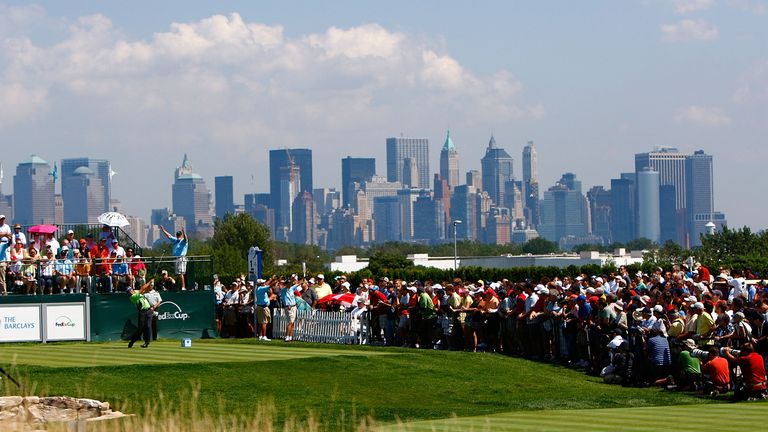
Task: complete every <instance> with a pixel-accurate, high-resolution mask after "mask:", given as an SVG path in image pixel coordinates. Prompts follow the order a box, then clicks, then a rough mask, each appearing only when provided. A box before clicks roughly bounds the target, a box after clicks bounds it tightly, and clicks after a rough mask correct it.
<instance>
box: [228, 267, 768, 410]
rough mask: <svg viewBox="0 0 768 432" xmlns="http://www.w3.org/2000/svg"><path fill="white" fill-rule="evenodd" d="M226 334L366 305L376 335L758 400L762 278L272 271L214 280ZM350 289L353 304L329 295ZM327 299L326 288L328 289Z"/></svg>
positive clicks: (764, 298) (264, 336)
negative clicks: (408, 277) (276, 318)
mask: <svg viewBox="0 0 768 432" xmlns="http://www.w3.org/2000/svg"><path fill="white" fill-rule="evenodd" d="M214 289H215V291H216V298H217V304H218V309H217V311H218V312H217V322H218V324H219V330H220V332H221V334H222V335H223V336H224V337H253V335H254V334H256V335H258V337H259V339H260V340H263V341H268V340H270V338H271V335H270V331H269V329H270V325H271V320H270V318H271V316H272V314H273V313H274V311H276V310H277V309H283V310H284V316H287V317H288V320H289V325H288V331H287V335H286V336H285V340H286V341H290V340H291V339H292V336H293V334H292V327H293V326H292V323H293V322H294V321H295V318H296V311H299V310H312V309H335V310H338V309H344V310H347V311H349V312H351V313H352V314H353V315H355V314H360V313H362V312H367V314H366V316H367V317H369V318H370V323H369V324H370V328H371V331H372V333H371V334H372V338H371V339H372V343H378V344H382V345H388V346H402V347H414V348H424V349H449V350H466V351H484V352H495V353H501V354H507V355H516V356H524V357H526V358H530V359H534V360H540V361H549V362H560V363H563V364H567V365H570V366H572V367H576V368H583V369H584V370H586V371H588V372H589V373H593V374H595V375H601V376H602V377H603V378H604V380H605V381H606V382H609V383H615V384H622V385H627V386H648V385H657V386H664V387H666V388H669V389H680V390H690V391H699V392H703V393H706V394H709V395H717V394H722V393H726V392H730V391H733V392H734V396H735V397H737V398H742V399H746V398H764V397H765V395H766V373H765V370H766V359H768V283H766V282H765V281H763V280H755V276H754V275H752V274H745V273H744V272H742V271H739V270H728V269H725V268H721V269H719V271H718V272H717V274H716V275H712V274H711V272H710V271H709V269H707V268H706V267H705V266H702V265H700V264H698V263H696V264H695V265H694V266H693V267H692V268H688V267H687V266H686V265H679V266H674V267H673V268H672V269H670V270H669V271H664V270H662V269H661V268H658V269H656V271H655V272H653V273H650V274H643V273H637V274H629V273H628V271H627V269H626V268H625V267H621V268H619V269H618V271H616V272H613V273H610V274H607V275H586V274H581V275H577V276H575V277H563V278H562V279H561V278H554V279H552V280H549V279H543V280H537V281H531V280H527V281H510V280H506V279H505V280H501V281H485V280H478V281H474V282H468V281H462V280H459V279H454V280H451V281H440V282H437V281H423V282H422V281H402V280H389V279H388V278H386V277H384V278H381V279H379V280H378V281H375V280H373V279H368V280H364V281H362V283H360V284H359V286H356V287H352V286H351V285H350V283H349V281H347V279H346V278H345V277H344V276H341V277H338V278H336V279H335V280H334V281H332V282H331V283H330V284H329V283H328V282H327V281H326V280H325V278H324V276H323V275H317V276H316V277H314V278H308V279H307V278H300V277H298V276H296V275H292V276H291V277H287V278H279V277H276V276H273V277H271V278H269V279H268V280H263V279H259V280H257V281H254V282H249V281H247V280H246V278H245V277H241V278H238V279H236V280H235V281H234V282H232V284H231V285H230V286H229V287H228V288H227V287H224V286H222V285H221V283H220V282H219V281H218V280H216V281H215V283H214ZM332 294H333V295H336V294H348V295H349V297H351V298H352V300H351V301H350V302H349V303H343V302H335V301H325V300H328V299H329V298H330V297H328V296H331V295H332ZM332 297H334V296H332Z"/></svg>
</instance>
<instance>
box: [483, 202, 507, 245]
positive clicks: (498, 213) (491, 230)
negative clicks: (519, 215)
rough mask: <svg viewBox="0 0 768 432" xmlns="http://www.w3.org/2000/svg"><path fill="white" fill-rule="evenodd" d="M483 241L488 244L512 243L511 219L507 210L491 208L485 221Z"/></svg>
mask: <svg viewBox="0 0 768 432" xmlns="http://www.w3.org/2000/svg"><path fill="white" fill-rule="evenodd" d="M485 233H486V234H485V236H486V238H485V241H486V243H489V244H496V245H505V244H509V243H511V242H512V218H511V215H510V212H509V209H507V208H504V207H491V210H490V212H489V214H488V219H487V221H486V228H485Z"/></svg>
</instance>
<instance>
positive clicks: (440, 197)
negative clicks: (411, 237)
mask: <svg viewBox="0 0 768 432" xmlns="http://www.w3.org/2000/svg"><path fill="white" fill-rule="evenodd" d="M433 183H434V186H433V187H432V189H433V190H434V192H435V201H440V208H441V209H442V212H443V222H442V223H441V224H440V226H441V227H443V229H445V227H446V226H448V224H449V223H450V222H451V195H452V193H451V191H452V189H451V188H449V187H448V180H446V179H444V178H442V177H440V175H439V174H435V177H434V179H433ZM438 234H439V237H438V238H440V239H443V238H445V235H446V234H445V231H442V232H441V233H438Z"/></svg>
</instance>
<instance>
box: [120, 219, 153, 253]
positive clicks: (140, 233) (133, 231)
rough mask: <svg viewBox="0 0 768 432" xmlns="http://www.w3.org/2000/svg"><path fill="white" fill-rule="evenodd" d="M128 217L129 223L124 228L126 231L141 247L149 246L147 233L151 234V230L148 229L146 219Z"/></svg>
mask: <svg viewBox="0 0 768 432" xmlns="http://www.w3.org/2000/svg"><path fill="white" fill-rule="evenodd" d="M126 219H128V223H129V224H128V226H126V227H124V228H123V230H124V231H125V233H126V234H128V236H129V237H130V238H132V239H133V241H135V242H136V244H137V245H138V246H139V247H142V248H144V247H148V246H149V245H148V244H147V235H148V234H149V230H148V229H147V223H146V222H145V221H144V219H142V218H138V217H135V216H127V217H126Z"/></svg>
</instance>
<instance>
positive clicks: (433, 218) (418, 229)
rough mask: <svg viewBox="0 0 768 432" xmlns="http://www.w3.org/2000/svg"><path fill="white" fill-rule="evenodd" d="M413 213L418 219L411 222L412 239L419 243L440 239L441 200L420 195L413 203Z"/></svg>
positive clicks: (441, 229)
mask: <svg viewBox="0 0 768 432" xmlns="http://www.w3.org/2000/svg"><path fill="white" fill-rule="evenodd" d="M413 213H414V214H415V215H418V221H416V222H415V223H414V224H413V239H414V240H416V241H418V242H421V243H433V242H435V241H439V240H442V236H443V235H442V233H443V232H444V226H443V221H444V217H443V209H442V201H440V200H436V199H433V198H431V197H429V196H426V195H422V196H419V197H416V201H415V202H414V203H413Z"/></svg>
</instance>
